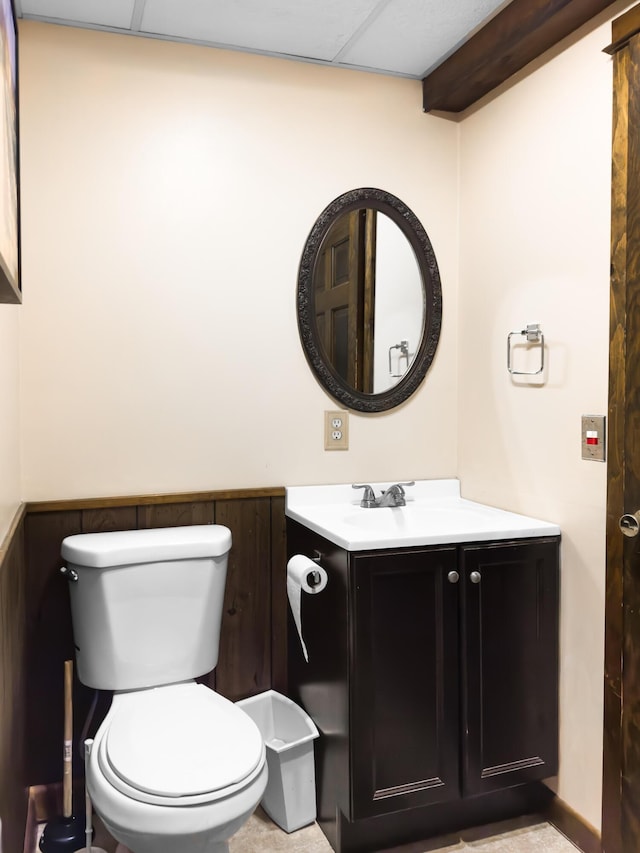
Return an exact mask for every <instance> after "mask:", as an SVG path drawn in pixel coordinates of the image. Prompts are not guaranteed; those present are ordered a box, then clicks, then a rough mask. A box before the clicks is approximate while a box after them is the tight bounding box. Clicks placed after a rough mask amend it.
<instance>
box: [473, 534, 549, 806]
mask: <svg viewBox="0 0 640 853" xmlns="http://www.w3.org/2000/svg"><path fill="white" fill-rule="evenodd" d="M460 586H461V590H460V591H461V601H462V619H461V625H462V649H463V659H462V677H463V696H462V698H463V703H462V704H463V728H462V731H463V737H464V739H465V743H464V744H463V792H464V794H465V795H468V794H478V793H484V792H487V791H493V790H496V789H497V788H506V787H510V786H512V785H519V784H521V783H523V782H530V781H533V780H536V779H542V778H545V777H547V776H552V775H554V774H555V773H556V772H557V760H558V541H557V540H538V541H531V540H529V542H527V543H526V544H514V543H513V542H512V543H509V544H505V545H499V544H498V545H492V546H484V547H480V546H473V547H469V546H465V547H463V548H462V549H461V577H460Z"/></svg>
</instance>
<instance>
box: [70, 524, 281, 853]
mask: <svg viewBox="0 0 640 853" xmlns="http://www.w3.org/2000/svg"><path fill="white" fill-rule="evenodd" d="M230 548H231V532H230V531H229V530H228V529H227V528H226V527H222V526H221V525H217V524H213V525H197V526H192V527H175V528H162V529H155V530H130V531H123V532H117V533H88V534H80V535H77V536H69V537H67V538H66V539H65V540H64V541H63V543H62V556H63V558H64V559H65V561H66V571H65V570H63V571H65V573H66V575H67V577H68V579H69V591H70V595H71V613H72V618H73V633H74V639H75V645H76V658H77V669H78V677H79V678H80V681H82V683H83V684H86V685H87V686H89V687H95V688H99V689H102V690H113V691H115V693H114V697H113V702H112V704H111V707H110V709H109V711H108V713H107V716H106V717H105V719H104V721H103V723H102V725H101V726H100V728H99V729H98V731H97V733H96V736H95V739H94V744H93V749H92V751H91V757H90V760H89V766H88V771H87V784H88V789H89V793H90V796H91V799H92V801H93V805H94V808H95V810H96V812H97V813H98V814H99V815H100V817H101V818H102V821H103V823H104V824H105V826H106V827H107V829H108V830H109V831H110V832H111V834H112V835H113V837H114V838H115V839H116V840H117V841H120V842H122V844H124V845H126V846H127V847H128V848H129V849H130V850H131V851H133V853H227V851H228V849H229V847H228V844H227V841H228V839H229V838H230V837H231V836H232V835H233V834H234V833H235V832H236V831H237V830H238V829H239V828H240V827H241V826H242V824H243V823H244V822H245V821H246V820H247V819H248V818H249V816H250V815H251V813H252V812H253V810H254V809H255V807H256V806H257V804H258V803H259V802H260V800H261V798H262V795H263V793H264V790H265V787H266V784H267V764H266V760H265V747H264V743H263V740H262V736H261V734H260V731H259V730H258V727H257V726H256V724H255V723H254V722H253V720H252V719H251V718H250V717H249V716H248V715H247V714H245V713H244V711H242V710H241V709H240V708H238V707H237V706H236V705H234V704H233V703H232V702H229V701H228V700H227V699H224V698H223V697H222V696H219V695H218V694H217V693H215V692H214V691H213V690H210V689H209V688H208V687H206V686H204V685H202V684H197V683H196V682H194V681H193V680H192V679H194V678H195V677H196V676H199V675H203V674H205V673H207V672H210V671H211V670H212V669H213V668H214V667H215V665H216V663H217V662H218V642H219V637H220V623H221V618H222V605H223V599H224V587H225V579H226V572H227V558H228V553H229V550H230Z"/></svg>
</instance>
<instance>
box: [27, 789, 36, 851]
mask: <svg viewBox="0 0 640 853" xmlns="http://www.w3.org/2000/svg"><path fill="white" fill-rule="evenodd" d="M32 791H33V788H29V798H28V800H27V821H26V825H25V828H24V847H23V853H33V851H34V850H35V849H36V839H37V837H38V821H37V820H36V806H35V802H34V800H33V797H32V795H31V792H32Z"/></svg>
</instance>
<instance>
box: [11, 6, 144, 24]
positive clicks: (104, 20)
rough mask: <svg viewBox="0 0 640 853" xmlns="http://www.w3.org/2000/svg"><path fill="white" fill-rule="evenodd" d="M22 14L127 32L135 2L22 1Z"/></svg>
mask: <svg viewBox="0 0 640 853" xmlns="http://www.w3.org/2000/svg"><path fill="white" fill-rule="evenodd" d="M20 5H21V7H22V14H23V15H24V16H25V17H30V16H35V17H42V18H52V19H53V18H55V19H57V20H63V21H73V22H75V23H78V24H93V25H94V26H96V25H97V26H101V27H117V28H118V29H125V30H128V29H129V28H130V26H131V15H132V14H133V7H134V5H135V0H108V2H105V0H22V2H21V4H20Z"/></svg>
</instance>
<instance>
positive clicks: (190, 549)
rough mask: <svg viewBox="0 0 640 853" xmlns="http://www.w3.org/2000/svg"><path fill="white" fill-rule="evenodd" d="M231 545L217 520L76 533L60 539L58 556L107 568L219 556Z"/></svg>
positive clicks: (81, 564)
mask: <svg viewBox="0 0 640 853" xmlns="http://www.w3.org/2000/svg"><path fill="white" fill-rule="evenodd" d="M230 548H231V531H230V530H229V529H228V528H227V527H224V526H223V525H221V524H194V525H190V526H187V527H158V528H153V529H151V530H118V531H111V532H107V533H78V534H76V535H74V536H67V537H66V539H63V541H62V548H61V553H62V557H63V558H64V559H65V560H67V561H68V562H70V563H73V564H74V565H77V566H87V567H88V568H96V569H100V568H108V567H109V566H124V565H130V564H132V563H153V562H159V561H161V560H189V559H194V558H198V557H219V556H222V555H223V554H226V553H227V552H228V551H229V550H230Z"/></svg>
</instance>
